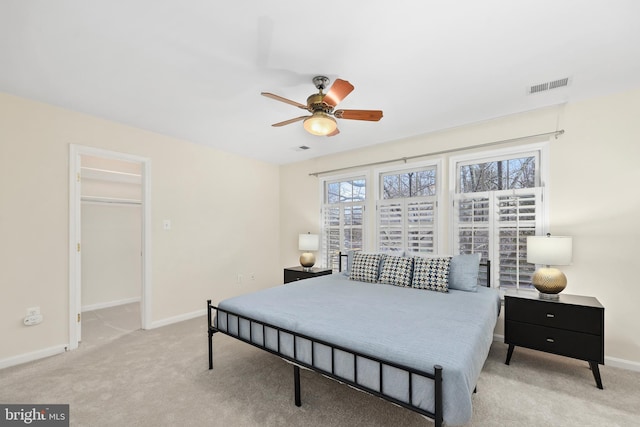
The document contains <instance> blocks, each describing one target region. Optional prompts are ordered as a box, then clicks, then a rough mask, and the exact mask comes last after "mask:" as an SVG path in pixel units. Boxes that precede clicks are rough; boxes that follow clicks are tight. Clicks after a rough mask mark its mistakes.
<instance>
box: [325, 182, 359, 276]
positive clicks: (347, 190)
mask: <svg viewBox="0 0 640 427" xmlns="http://www.w3.org/2000/svg"><path fill="white" fill-rule="evenodd" d="M366 195H367V186H366V180H365V179H364V178H363V177H360V178H355V179H343V180H336V181H325V182H324V196H323V198H324V202H323V205H322V263H323V265H325V266H328V267H331V268H333V269H334V270H337V269H338V262H339V259H338V256H337V254H338V251H342V252H345V251H348V250H361V249H363V248H364V242H363V234H364V222H365V221H364V212H365V201H366Z"/></svg>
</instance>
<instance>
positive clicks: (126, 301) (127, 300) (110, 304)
mask: <svg viewBox="0 0 640 427" xmlns="http://www.w3.org/2000/svg"><path fill="white" fill-rule="evenodd" d="M134 302H140V297H133V298H125V299H119V300H116V301H109V302H99V303H97V304H89V305H83V306H82V308H81V310H82V312H83V313H84V312H85V311H93V310H100V309H102V308H109V307H116V306H118V305H124V304H131V303H134Z"/></svg>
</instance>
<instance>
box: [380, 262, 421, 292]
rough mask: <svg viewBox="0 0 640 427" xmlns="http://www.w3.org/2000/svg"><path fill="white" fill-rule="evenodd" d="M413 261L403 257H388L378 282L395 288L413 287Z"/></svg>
mask: <svg viewBox="0 0 640 427" xmlns="http://www.w3.org/2000/svg"><path fill="white" fill-rule="evenodd" d="M412 267H413V259H412V258H406V257H402V256H389V255H388V256H386V257H385V258H384V262H383V264H382V273H380V279H378V282H380V283H386V284H388V285H395V286H411V270H412V269H413V268H412Z"/></svg>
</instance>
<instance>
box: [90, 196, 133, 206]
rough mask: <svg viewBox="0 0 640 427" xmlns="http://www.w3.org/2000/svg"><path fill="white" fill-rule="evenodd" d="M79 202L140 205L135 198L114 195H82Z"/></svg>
mask: <svg viewBox="0 0 640 427" xmlns="http://www.w3.org/2000/svg"><path fill="white" fill-rule="evenodd" d="M80 201H81V202H89V203H104V204H119V205H141V204H142V202H141V201H140V200H136V199H119V198H116V197H100V196H82V197H81V198H80Z"/></svg>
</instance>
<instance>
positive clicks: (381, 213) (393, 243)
mask: <svg viewBox="0 0 640 427" xmlns="http://www.w3.org/2000/svg"><path fill="white" fill-rule="evenodd" d="M404 205H405V204H404V201H403V199H390V200H380V201H378V209H377V216H378V220H377V224H378V250H380V251H383V252H386V251H401V250H403V248H404V216H405V206H404Z"/></svg>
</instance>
